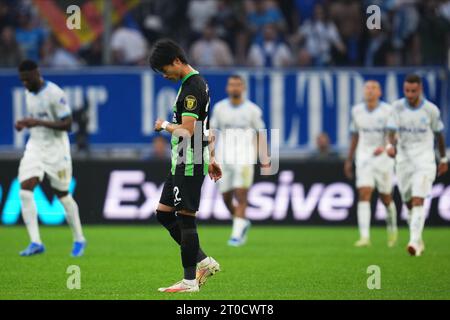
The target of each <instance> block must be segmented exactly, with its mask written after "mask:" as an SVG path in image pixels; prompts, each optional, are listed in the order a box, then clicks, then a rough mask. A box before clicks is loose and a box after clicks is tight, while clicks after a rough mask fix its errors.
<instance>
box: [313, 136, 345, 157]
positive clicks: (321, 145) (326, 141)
mask: <svg viewBox="0 0 450 320" xmlns="http://www.w3.org/2000/svg"><path fill="white" fill-rule="evenodd" d="M316 145H317V150H316V151H315V152H314V153H313V158H314V159H316V160H325V159H330V158H331V159H333V158H336V157H338V156H339V154H338V153H337V152H336V151H333V150H331V145H330V137H329V136H328V134H327V133H326V132H322V133H320V134H319V135H318V136H317V138H316Z"/></svg>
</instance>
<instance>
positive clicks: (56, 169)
mask: <svg viewBox="0 0 450 320" xmlns="http://www.w3.org/2000/svg"><path fill="white" fill-rule="evenodd" d="M43 167H44V170H45V173H46V174H47V177H48V179H49V181H50V185H51V187H52V189H53V192H54V193H55V195H56V196H57V197H58V199H59V201H60V202H61V204H62V206H63V207H64V212H65V216H66V221H67V224H68V225H69V227H70V230H71V232H72V238H73V246H72V251H71V255H72V257H81V256H82V255H83V254H84V250H85V248H86V239H85V237H84V235H83V229H82V227H81V221H80V212H79V208H78V205H77V203H76V202H75V200H74V199H73V197H72V195H71V194H70V193H69V186H70V182H71V180H72V162H71V159H70V155H67V154H66V155H61V157H60V160H59V161H55V163H44V164H43Z"/></svg>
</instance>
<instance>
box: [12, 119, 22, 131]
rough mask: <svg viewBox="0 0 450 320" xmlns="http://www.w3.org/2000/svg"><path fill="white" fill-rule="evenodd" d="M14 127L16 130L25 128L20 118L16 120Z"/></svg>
mask: <svg viewBox="0 0 450 320" xmlns="http://www.w3.org/2000/svg"><path fill="white" fill-rule="evenodd" d="M14 127H15V128H16V130H17V131H22V130H23V128H25V125H24V124H23V122H22V120H19V121H17V122H16V124H15V125H14Z"/></svg>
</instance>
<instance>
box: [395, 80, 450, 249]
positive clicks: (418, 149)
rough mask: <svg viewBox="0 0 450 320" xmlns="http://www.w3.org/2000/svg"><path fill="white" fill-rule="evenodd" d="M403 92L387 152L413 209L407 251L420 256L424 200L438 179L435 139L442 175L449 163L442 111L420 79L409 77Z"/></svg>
mask: <svg viewBox="0 0 450 320" xmlns="http://www.w3.org/2000/svg"><path fill="white" fill-rule="evenodd" d="M403 93H404V95H405V97H404V98H403V99H400V100H397V101H395V102H394V103H393V104H392V106H393V117H392V118H391V121H390V123H389V125H390V127H391V130H392V131H391V133H390V136H389V138H390V141H391V144H389V145H388V146H387V152H388V154H389V155H390V156H392V157H394V156H395V160H396V164H395V169H396V173H397V178H398V188H399V190H400V194H401V197H402V201H403V203H405V204H406V206H407V208H408V210H409V215H408V216H409V218H408V222H409V230H410V239H409V243H408V247H407V250H408V252H409V253H410V254H411V255H413V256H420V255H421V254H422V252H423V251H424V249H425V245H424V242H423V239H422V231H423V227H424V224H425V212H424V207H423V204H424V199H425V198H426V197H428V196H429V195H430V192H431V189H432V185H433V182H434V180H435V178H436V158H435V152H434V141H435V137H437V144H438V148H439V154H440V162H439V167H438V172H437V173H438V175H439V176H440V175H442V174H444V173H445V172H447V170H448V164H447V162H448V160H447V157H446V150H445V149H446V147H445V140H444V135H443V129H444V125H443V123H442V121H441V117H440V111H439V109H438V107H436V105H434V104H433V103H431V102H430V101H428V100H426V99H425V98H424V97H423V96H422V80H421V79H420V77H419V76H417V75H414V74H411V75H408V76H407V77H406V79H405V81H404V83H403ZM395 132H396V133H397V134H395Z"/></svg>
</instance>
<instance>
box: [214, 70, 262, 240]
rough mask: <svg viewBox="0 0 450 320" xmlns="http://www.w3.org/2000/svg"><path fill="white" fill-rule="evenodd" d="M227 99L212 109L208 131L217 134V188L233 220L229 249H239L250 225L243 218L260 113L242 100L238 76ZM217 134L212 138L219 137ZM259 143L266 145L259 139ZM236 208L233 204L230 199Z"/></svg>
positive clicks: (230, 82)
mask: <svg viewBox="0 0 450 320" xmlns="http://www.w3.org/2000/svg"><path fill="white" fill-rule="evenodd" d="M226 91H227V94H228V98H226V99H223V100H221V101H219V102H218V103H216V104H215V105H214V108H213V110H214V112H213V115H212V117H211V129H212V130H213V131H214V130H216V129H218V130H219V131H220V134H221V135H220V139H219V141H218V148H217V149H218V152H217V157H218V159H220V160H219V161H220V162H221V164H222V170H223V177H222V180H221V181H220V182H219V188H220V191H221V192H222V195H223V200H224V202H225V205H226V207H227V209H228V210H229V211H230V213H231V215H232V216H233V229H232V232H231V237H230V239H229V240H228V244H229V245H230V246H241V245H243V244H244V243H245V242H246V240H247V232H248V229H249V227H250V221H249V220H248V219H247V218H246V217H245V210H246V208H247V193H248V189H249V188H250V186H251V185H252V183H253V171H254V164H255V163H256V144H255V143H256V137H257V135H256V133H257V131H255V130H260V129H264V128H265V125H264V120H263V118H262V112H261V109H260V108H259V107H258V106H257V105H256V104H254V103H253V102H251V101H249V100H247V99H245V97H244V92H245V83H244V79H243V78H242V77H241V76H239V75H232V76H230V77H229V78H228V83H227V87H226ZM219 131H218V132H216V133H215V134H214V135H215V136H218V134H217V133H219ZM261 141H265V140H264V139H262V140H261ZM234 198H235V199H236V200H237V205H236V206H235V205H234V204H233V199H234Z"/></svg>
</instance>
